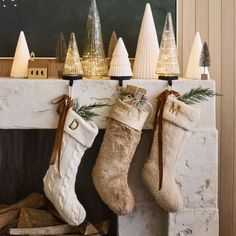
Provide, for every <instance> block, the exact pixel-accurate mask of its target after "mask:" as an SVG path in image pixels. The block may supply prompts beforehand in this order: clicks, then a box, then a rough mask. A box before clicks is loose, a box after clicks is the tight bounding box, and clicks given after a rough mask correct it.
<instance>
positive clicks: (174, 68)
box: [156, 13, 180, 80]
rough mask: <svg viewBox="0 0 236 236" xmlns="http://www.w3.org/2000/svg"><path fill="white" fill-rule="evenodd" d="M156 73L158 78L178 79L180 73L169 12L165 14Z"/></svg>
mask: <svg viewBox="0 0 236 236" xmlns="http://www.w3.org/2000/svg"><path fill="white" fill-rule="evenodd" d="M156 73H157V74H158V75H159V79H164V80H173V79H178V75H179V74H180V70H179V62H178V57H177V48H176V43H175V34H174V29H173V23H172V17H171V13H168V14H167V17H166V22H165V27H164V31H163V35H162V40H161V46H160V53H159V59H158V62H157V68H156Z"/></svg>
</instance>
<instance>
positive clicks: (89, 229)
mask: <svg viewBox="0 0 236 236" xmlns="http://www.w3.org/2000/svg"><path fill="white" fill-rule="evenodd" d="M79 232H80V233H81V234H82V235H92V234H97V233H99V232H98V230H97V229H96V228H95V227H94V226H93V225H92V224H91V223H90V222H89V221H84V223H82V224H81V225H80V226H79Z"/></svg>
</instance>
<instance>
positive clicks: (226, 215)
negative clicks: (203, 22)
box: [220, 0, 235, 236]
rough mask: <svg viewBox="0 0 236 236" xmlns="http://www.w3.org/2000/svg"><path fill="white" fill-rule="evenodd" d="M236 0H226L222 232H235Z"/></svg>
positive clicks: (224, 14) (223, 35)
mask: <svg viewBox="0 0 236 236" xmlns="http://www.w3.org/2000/svg"><path fill="white" fill-rule="evenodd" d="M234 2H235V1H234V0H224V1H222V79H223V81H222V92H223V94H224V96H223V97H222V104H223V105H222V120H221V124H222V126H221V161H220V166H221V171H220V187H221V189H220V212H221V214H220V222H221V228H220V234H221V235H227V236H228V235H229V236H232V235H233V220H232V219H233V216H234V214H233V201H234V198H233V194H234V190H233V186H234V182H233V181H234V123H235V121H234V102H233V101H234V99H235V94H234V92H235V90H234V89H235V88H234V80H235V69H234V67H235V55H234V54H235V50H234V44H235V39H234V35H235V32H234V31H235V29H234V24H235V9H234Z"/></svg>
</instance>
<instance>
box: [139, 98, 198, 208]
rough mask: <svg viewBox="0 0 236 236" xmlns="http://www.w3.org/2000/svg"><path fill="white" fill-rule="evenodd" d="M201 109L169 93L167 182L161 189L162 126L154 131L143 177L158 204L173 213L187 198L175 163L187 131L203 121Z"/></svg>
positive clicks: (164, 136)
mask: <svg viewBox="0 0 236 236" xmlns="http://www.w3.org/2000/svg"><path fill="white" fill-rule="evenodd" d="M199 117H200V112H199V110H198V109H196V108H194V107H192V106H189V105H186V104H185V103H183V102H180V101H178V100H177V99H176V98H174V97H172V96H171V95H170V96H168V98H167V102H166V104H165V107H164V112H163V128H162V150H163V152H162V153H163V182H162V188H161V190H159V184H160V179H159V171H160V170H159V168H158V166H159V150H160V147H159V145H158V144H159V143H158V126H157V129H156V130H155V132H154V137H153V143H152V147H151V152H150V156H149V159H148V161H147V162H146V163H145V165H144V169H143V180H144V183H145V184H146V186H147V187H148V189H149V190H150V192H151V193H152V195H153V197H154V198H155V200H156V201H157V203H158V204H159V205H160V206H161V207H162V208H164V209H165V210H167V211H169V212H175V211H177V210H179V209H181V208H182V207H183V199H182V196H181V194H180V191H179V189H178V186H177V184H176V182H175V165H176V160H177V158H178V156H179V152H180V149H181V146H182V144H183V142H184V138H185V136H186V132H187V131H191V130H192V129H193V127H194V126H195V124H196V122H197V121H198V120H199Z"/></svg>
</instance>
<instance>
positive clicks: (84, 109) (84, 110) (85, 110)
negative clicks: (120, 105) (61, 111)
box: [73, 100, 110, 121]
mask: <svg viewBox="0 0 236 236" xmlns="http://www.w3.org/2000/svg"><path fill="white" fill-rule="evenodd" d="M106 106H110V105H109V104H108V103H93V104H90V105H88V106H85V105H83V106H80V105H79V102H78V100H75V103H74V106H73V110H74V111H75V112H76V113H77V114H78V115H80V116H81V117H82V118H83V119H84V120H86V121H91V120H92V119H93V118H94V117H97V116H100V115H98V114H97V113H96V112H94V111H92V110H93V109H97V108H103V107H106Z"/></svg>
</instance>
